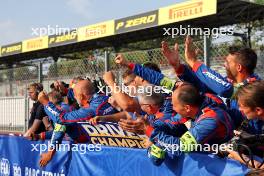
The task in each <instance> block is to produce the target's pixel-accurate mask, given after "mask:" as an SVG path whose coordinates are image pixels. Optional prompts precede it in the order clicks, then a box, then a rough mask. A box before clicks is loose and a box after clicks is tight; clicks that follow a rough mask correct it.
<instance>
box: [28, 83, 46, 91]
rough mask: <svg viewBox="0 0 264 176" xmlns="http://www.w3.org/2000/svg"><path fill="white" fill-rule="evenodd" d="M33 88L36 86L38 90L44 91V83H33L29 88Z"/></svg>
mask: <svg viewBox="0 0 264 176" xmlns="http://www.w3.org/2000/svg"><path fill="white" fill-rule="evenodd" d="M31 88H34V89H35V90H36V91H37V92H41V91H43V85H42V84H41V83H31V84H30V85H29V86H28V88H27V89H28V90H29V89H31Z"/></svg>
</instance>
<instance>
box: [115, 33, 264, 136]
mask: <svg viewBox="0 0 264 176" xmlns="http://www.w3.org/2000/svg"><path fill="white" fill-rule="evenodd" d="M162 52H163V55H164V56H165V57H166V58H167V59H168V61H169V63H170V64H171V65H172V66H173V67H174V69H175V72H176V74H177V76H178V77H179V78H180V79H181V80H183V81H187V82H190V83H192V84H193V85H195V86H196V87H197V88H198V89H199V91H201V92H204V93H206V92H211V93H215V94H217V95H219V96H222V97H225V98H227V104H228V107H229V108H230V110H229V113H230V114H231V116H232V119H233V121H234V125H235V128H238V127H239V126H240V125H241V123H242V121H243V120H245V119H246V117H245V116H244V115H243V114H242V113H241V112H240V111H239V109H238V105H237V101H236V100H235V98H234V96H233V95H234V94H235V92H236V91H237V89H239V87H241V86H243V85H245V84H248V83H251V82H254V81H255V80H259V79H260V78H259V77H258V76H257V75H256V74H254V69H255V67H256V63H257V55H256V53H255V52H254V51H253V50H251V49H249V48H245V49H240V50H232V51H230V53H229V55H228V56H227V57H226V62H225V68H226V72H227V78H224V77H222V76H221V75H220V74H219V73H217V72H215V71H213V70H211V69H210V68H208V67H207V66H206V65H204V64H203V63H202V62H200V61H199V60H198V59H197V51H196V50H194V49H193V46H192V39H191V38H190V37H189V36H187V38H186V41H185V60H186V62H187V63H188V65H184V64H180V58H179V52H178V44H177V43H176V44H175V47H174V49H173V50H171V49H170V48H169V47H168V44H167V43H166V42H162ZM116 62H117V63H120V64H121V65H126V66H128V67H129V68H130V69H131V70H132V71H133V73H135V74H136V75H139V76H142V77H143V78H144V79H145V80H148V81H149V82H150V83H152V84H155V85H161V86H165V87H167V88H168V89H169V90H174V88H175V81H172V80H170V79H168V78H167V77H165V76H164V75H163V74H161V73H158V72H155V71H152V70H149V69H147V68H143V67H141V66H140V65H139V64H133V63H129V62H127V61H126V60H125V58H124V57H123V56H122V55H119V56H117V58H116ZM261 126H263V122H261V121H259V120H250V126H249V129H248V130H250V131H251V133H253V134H255V133H258V132H259V131H260V128H261Z"/></svg>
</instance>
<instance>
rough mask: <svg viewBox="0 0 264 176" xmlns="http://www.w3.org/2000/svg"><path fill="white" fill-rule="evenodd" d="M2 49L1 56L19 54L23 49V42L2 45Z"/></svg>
mask: <svg viewBox="0 0 264 176" xmlns="http://www.w3.org/2000/svg"><path fill="white" fill-rule="evenodd" d="M0 51H1V52H0V55H1V56H9V55H14V54H19V53H21V51H22V43H21V42H18V43H13V44H10V45H5V46H1V49H0Z"/></svg>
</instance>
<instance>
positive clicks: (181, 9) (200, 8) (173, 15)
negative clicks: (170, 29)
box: [159, 0, 217, 25]
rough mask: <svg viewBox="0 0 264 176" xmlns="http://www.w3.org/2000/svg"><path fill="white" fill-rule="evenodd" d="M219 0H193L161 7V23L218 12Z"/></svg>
mask: <svg viewBox="0 0 264 176" xmlns="http://www.w3.org/2000/svg"><path fill="white" fill-rule="evenodd" d="M216 11H217V0H192V1H187V2H183V3H179V4H175V5H171V6H168V7H164V8H160V9H159V25H164V24H169V23H174V22H178V21H184V20H189V19H194V18H198V17H202V16H206V15H212V14H216Z"/></svg>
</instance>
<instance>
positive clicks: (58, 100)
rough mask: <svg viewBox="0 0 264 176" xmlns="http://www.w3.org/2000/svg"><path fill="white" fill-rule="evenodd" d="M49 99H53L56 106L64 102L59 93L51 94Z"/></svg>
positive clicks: (52, 92) (53, 92)
mask: <svg viewBox="0 0 264 176" xmlns="http://www.w3.org/2000/svg"><path fill="white" fill-rule="evenodd" d="M48 97H49V98H50V97H51V98H52V99H53V100H54V101H55V102H54V104H55V105H58V104H60V103H61V102H62V101H63V97H62V95H61V93H60V92H58V91H51V92H49V93H48Z"/></svg>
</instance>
